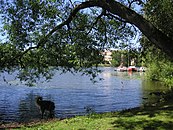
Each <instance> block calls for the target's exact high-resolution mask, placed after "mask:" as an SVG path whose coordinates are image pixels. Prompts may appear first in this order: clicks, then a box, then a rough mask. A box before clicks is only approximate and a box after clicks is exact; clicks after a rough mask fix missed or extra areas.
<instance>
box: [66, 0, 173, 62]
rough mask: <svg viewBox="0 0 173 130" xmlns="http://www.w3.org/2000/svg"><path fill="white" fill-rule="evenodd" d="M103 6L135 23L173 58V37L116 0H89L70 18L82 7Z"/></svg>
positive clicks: (73, 13)
mask: <svg viewBox="0 0 173 130" xmlns="http://www.w3.org/2000/svg"><path fill="white" fill-rule="evenodd" d="M95 6H96V7H101V8H103V9H105V10H107V11H109V12H111V13H112V14H115V15H118V16H120V17H121V18H123V19H125V20H126V21H127V22H129V23H131V24H134V25H135V26H136V27H137V28H138V29H139V30H140V31H141V32H142V33H143V34H144V35H145V36H146V37H147V38H148V39H149V40H150V41H151V42H152V43H153V44H155V45H156V46H157V47H158V48H160V49H161V50H162V51H164V52H165V53H166V54H167V55H168V56H170V57H171V58H172V59H173V39H171V38H170V37H168V36H167V35H166V34H164V33H163V32H161V31H160V30H159V29H157V28H156V27H155V26H154V25H153V24H151V23H150V22H149V21H147V20H146V19H145V18H143V17H142V16H141V15H139V14H138V13H136V12H135V11H133V10H131V9H130V8H128V7H126V6H124V5H122V4H120V3H119V2H116V1H114V0H89V1H86V2H83V3H82V4H80V5H78V6H76V7H75V8H74V10H73V11H72V13H71V15H70V17H69V19H68V20H70V19H72V18H73V16H74V15H75V14H76V12H78V11H79V10H80V9H84V8H87V7H95Z"/></svg>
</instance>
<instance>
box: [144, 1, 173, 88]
mask: <svg viewBox="0 0 173 130" xmlns="http://www.w3.org/2000/svg"><path fill="white" fill-rule="evenodd" d="M172 10H173V3H172V1H170V0H165V1H160V0H159V1H149V2H147V4H146V6H145V16H146V18H147V19H149V20H150V21H151V22H152V23H153V24H154V25H155V26H157V27H158V28H160V29H161V30H162V31H163V32H164V33H166V34H167V35H168V36H169V37H172V36H173V28H172V26H173V22H172V20H171V19H172V18H173V11H172ZM141 45H142V49H143V52H142V54H143V56H145V59H146V61H145V62H146V64H147V66H148V68H149V71H148V72H147V76H148V78H149V79H152V80H159V81H162V82H163V83H164V84H166V85H168V86H171V87H172V86H173V78H172V72H173V70H172V68H173V63H172V61H171V60H170V59H169V58H168V57H167V56H166V55H165V54H164V53H163V51H162V50H160V49H158V48H156V47H155V46H154V45H153V44H152V43H151V42H149V41H148V40H147V39H146V38H145V37H143V38H142V39H141Z"/></svg>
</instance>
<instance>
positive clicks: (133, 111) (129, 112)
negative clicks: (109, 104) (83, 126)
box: [0, 104, 173, 129]
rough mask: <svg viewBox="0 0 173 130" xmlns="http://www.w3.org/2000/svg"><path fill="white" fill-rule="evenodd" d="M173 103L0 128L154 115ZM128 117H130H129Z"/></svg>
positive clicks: (6, 125)
mask: <svg viewBox="0 0 173 130" xmlns="http://www.w3.org/2000/svg"><path fill="white" fill-rule="evenodd" d="M172 110H173V105H167V104H165V105H163V104H162V105H160V104H159V105H157V106H141V107H135V108H130V109H125V110H121V111H113V112H104V113H93V114H89V115H83V116H74V117H70V118H65V119H59V118H53V119H38V120H33V121H31V122H27V123H17V122H12V123H4V124H3V123H1V124H0V129H20V128H32V127H35V126H42V125H45V124H52V123H62V122H64V121H69V120H73V119H75V118H97V117H99V118H111V117H120V118H121V117H124V115H125V114H127V115H130V117H131V116H135V115H136V114H137V113H149V116H152V114H153V113H154V112H155V111H160V112H162V111H172ZM127 118H128V117H127Z"/></svg>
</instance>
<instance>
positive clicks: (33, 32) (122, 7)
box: [0, 0, 173, 81]
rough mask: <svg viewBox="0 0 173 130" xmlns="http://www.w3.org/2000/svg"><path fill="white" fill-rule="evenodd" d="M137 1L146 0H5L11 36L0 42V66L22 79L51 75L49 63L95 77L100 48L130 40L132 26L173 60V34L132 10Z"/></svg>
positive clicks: (7, 29) (6, 27) (3, 9)
mask: <svg viewBox="0 0 173 130" xmlns="http://www.w3.org/2000/svg"><path fill="white" fill-rule="evenodd" d="M135 3H136V4H138V5H142V4H144V3H143V1H142V0H132V1H131V0H121V1H120V2H117V1H115V0H88V1H85V2H81V3H79V4H76V5H75V4H73V3H72V1H71V0H69V2H67V3H66V1H63V0H59V1H58V2H55V1H54V0H51V1H50V0H45V1H42V2H41V1H34V2H33V1H23V0H18V1H13V2H12V1H10V3H9V2H8V1H7V2H4V3H2V4H1V14H2V18H3V19H4V20H3V24H4V28H3V32H4V33H6V35H7V37H8V40H7V41H5V42H4V43H3V44H1V46H0V49H1V54H2V55H1V57H0V59H1V62H0V66H1V70H12V68H15V69H18V70H20V72H21V73H20V75H19V77H20V78H21V79H22V80H28V79H30V77H32V78H31V80H34V81H35V78H38V77H40V74H42V75H43V76H46V77H47V78H49V77H50V73H49V70H50V67H49V66H53V67H55V68H56V69H62V67H64V68H63V71H66V70H68V71H71V70H74V71H81V70H82V71H83V72H84V73H86V72H87V73H90V74H92V75H93V76H94V77H95V74H94V73H93V71H91V70H89V69H87V68H88V67H92V66H93V65H96V66H97V64H98V63H100V61H101V59H102V57H101V55H99V51H100V50H102V49H103V47H104V46H109V45H110V46H112V45H114V46H115V45H116V44H115V43H117V42H118V41H119V40H120V39H128V38H132V37H133V35H134V34H135V33H136V32H135V31H136V28H135V27H134V26H133V25H135V26H136V27H137V28H138V29H139V30H140V31H141V32H142V33H143V34H144V35H145V36H146V37H147V38H148V39H149V40H150V41H151V42H152V43H153V44H155V45H156V46H157V47H158V48H160V49H162V50H163V51H164V52H165V53H166V54H167V55H169V56H170V57H171V58H172V57H173V51H172V50H173V44H172V43H173V39H172V37H169V35H168V34H167V32H163V31H161V30H160V29H159V28H156V27H155V26H154V25H153V24H152V23H151V22H150V21H148V20H146V19H145V18H144V17H143V16H142V15H140V14H138V13H137V12H135V11H134V10H132V8H133V6H134V4H135ZM127 6H128V7H127ZM86 8H88V10H83V9H86ZM59 66H61V68H59ZM81 68H82V69H81ZM92 70H93V69H92Z"/></svg>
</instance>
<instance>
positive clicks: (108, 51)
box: [101, 50, 112, 64]
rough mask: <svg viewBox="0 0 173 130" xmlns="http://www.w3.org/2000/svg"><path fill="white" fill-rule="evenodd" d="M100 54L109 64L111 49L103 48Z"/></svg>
mask: <svg viewBox="0 0 173 130" xmlns="http://www.w3.org/2000/svg"><path fill="white" fill-rule="evenodd" d="M101 54H102V55H103V56H104V61H106V62H108V63H109V64H111V61H112V51H111V50H104V51H103V52H102V53H101Z"/></svg>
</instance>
